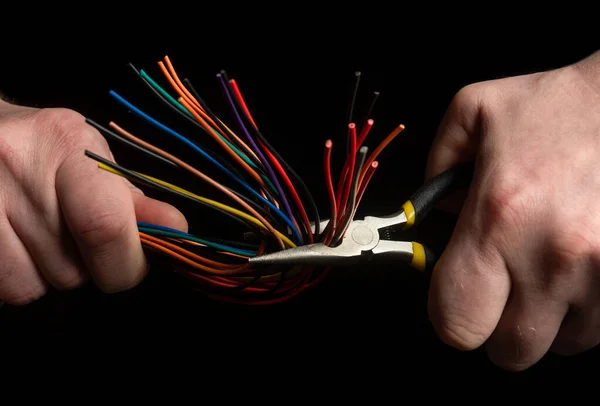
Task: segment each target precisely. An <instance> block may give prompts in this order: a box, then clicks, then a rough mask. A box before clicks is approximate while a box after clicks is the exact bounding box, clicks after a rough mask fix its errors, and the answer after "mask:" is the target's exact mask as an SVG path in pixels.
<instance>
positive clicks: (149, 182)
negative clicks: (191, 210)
mask: <svg viewBox="0 0 600 406" xmlns="http://www.w3.org/2000/svg"><path fill="white" fill-rule="evenodd" d="M85 155H86V156H88V157H90V158H92V159H93V160H95V161H98V162H101V163H103V164H105V165H106V166H108V167H110V168H112V169H116V170H118V171H119V172H121V173H123V174H126V175H127V176H129V177H131V178H133V179H135V180H137V181H138V182H140V183H143V184H145V185H146V186H149V187H153V188H155V189H158V190H161V191H163V192H167V193H171V194H174V195H177V196H180V197H183V198H185V199H188V200H191V201H193V202H195V203H198V204H200V205H202V206H204V207H208V208H211V209H213V210H216V211H218V212H219V213H221V214H223V215H225V216H227V217H229V218H230V219H232V220H234V221H236V222H238V223H241V224H242V225H243V226H244V227H247V228H251V229H254V227H253V226H251V225H250V224H249V223H247V222H246V221H244V220H242V219H240V218H238V217H236V216H234V215H232V214H230V213H227V212H226V211H224V210H221V209H220V208H218V207H214V206H211V205H210V204H207V203H205V202H203V201H201V200H198V199H196V198H195V197H192V196H188V195H186V194H185V193H181V192H178V191H176V190H173V189H169V188H168V187H166V186H163V185H161V184H160V183H157V182H154V181H153V180H150V179H146V178H144V177H143V176H140V175H138V174H137V173H135V172H133V171H130V170H129V169H125V168H123V167H122V166H120V165H117V164H115V163H113V162H110V161H108V160H106V159H104V158H102V157H101V156H98V155H96V154H94V153H93V152H90V151H88V150H86V151H85Z"/></svg>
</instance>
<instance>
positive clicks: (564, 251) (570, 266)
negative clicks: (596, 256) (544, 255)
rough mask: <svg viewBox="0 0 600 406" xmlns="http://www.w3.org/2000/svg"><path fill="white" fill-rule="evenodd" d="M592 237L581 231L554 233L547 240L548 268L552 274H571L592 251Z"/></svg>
mask: <svg viewBox="0 0 600 406" xmlns="http://www.w3.org/2000/svg"><path fill="white" fill-rule="evenodd" d="M591 238H592V236H590V235H588V233H586V231H584V230H583V229H577V230H568V231H562V232H558V233H554V234H553V235H551V236H550V237H549V238H548V239H549V241H548V248H549V252H550V256H549V261H551V263H550V264H549V267H550V268H551V269H552V271H553V274H557V273H558V274H567V275H568V274H571V273H572V272H574V271H576V270H577V269H578V268H579V266H580V265H581V264H582V262H583V261H586V260H587V259H588V258H589V257H590V256H591V255H592V254H593V250H594V245H593V242H592V239H591Z"/></svg>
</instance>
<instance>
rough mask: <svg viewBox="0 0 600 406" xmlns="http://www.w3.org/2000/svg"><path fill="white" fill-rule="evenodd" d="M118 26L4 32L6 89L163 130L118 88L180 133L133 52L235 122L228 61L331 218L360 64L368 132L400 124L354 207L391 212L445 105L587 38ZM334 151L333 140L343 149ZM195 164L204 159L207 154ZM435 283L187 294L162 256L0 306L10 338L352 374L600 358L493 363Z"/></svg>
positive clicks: (150, 133) (197, 216)
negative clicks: (285, 298)
mask: <svg viewBox="0 0 600 406" xmlns="http://www.w3.org/2000/svg"><path fill="white" fill-rule="evenodd" d="M113 28H114V27H110V29H109V28H108V27H107V26H103V29H102V34H101V35H93V34H89V36H90V37H92V38H93V39H92V38H87V37H86V35H88V34H84V32H87V33H89V32H91V31H94V30H95V29H97V28H96V26H91V24H90V26H89V27H79V26H78V27H73V28H72V29H69V28H65V27H62V30H61V31H60V33H59V32H58V31H54V30H48V31H47V32H45V33H44V34H43V35H38V36H37V37H36V39H35V40H32V41H27V43H25V42H23V43H15V44H12V46H10V44H9V50H8V51H6V50H5V52H4V54H3V55H2V56H1V57H0V58H1V61H2V64H1V66H0V72H1V74H0V89H1V91H2V92H4V93H5V94H6V95H7V96H9V97H11V98H14V100H15V102H18V103H24V104H28V105H36V106H39V107H44V106H61V107H69V108H73V109H75V110H77V111H79V112H81V113H82V114H84V115H86V116H88V117H91V118H93V119H95V120H96V121H99V122H100V123H103V124H107V123H108V121H109V120H111V119H114V120H115V121H116V122H117V123H120V124H123V125H124V126H126V128H127V127H128V128H130V129H131V130H132V132H134V133H136V134H139V135H140V136H143V137H146V138H147V139H152V140H154V141H156V142H161V141H160V138H159V136H160V133H158V132H157V131H155V130H154V129H152V128H150V127H148V126H146V125H145V124H140V120H138V119H136V118H135V117H133V116H132V115H127V113H126V112H125V111H124V109H123V108H122V107H121V106H119V105H118V104H117V103H116V102H115V101H113V100H112V99H111V98H110V97H109V96H108V91H109V90H110V89H114V90H116V91H117V92H119V93H120V94H121V95H123V96H125V97H126V98H128V99H130V100H131V101H133V102H134V103H135V104H136V105H137V106H138V107H140V108H142V109H146V110H148V111H150V112H156V116H157V117H161V118H162V117H164V119H165V120H167V121H168V122H177V123H179V124H178V127H177V128H179V129H181V131H182V132H184V133H186V134H191V128H190V127H186V126H185V125H183V124H182V123H181V122H180V121H177V120H172V116H171V113H169V112H167V111H166V110H164V109H161V108H160V107H157V104H156V101H155V99H154V98H153V97H152V95H151V94H150V93H149V92H148V91H147V90H146V89H145V88H144V87H143V86H142V85H141V83H140V82H139V81H138V80H137V79H136V78H135V77H134V76H133V75H132V72H131V71H130V70H129V68H128V67H127V63H129V62H132V63H133V64H134V65H135V66H136V67H137V68H143V69H145V70H146V71H147V72H149V73H150V74H151V76H153V77H154V78H160V79H161V80H162V78H161V74H160V72H159V70H158V65H157V62H158V61H159V60H160V59H162V58H163V57H164V56H165V55H169V57H170V58H171V60H172V61H173V63H174V64H175V67H176V69H177V70H178V72H179V73H180V74H181V75H185V76H187V77H189V78H190V79H191V80H192V81H193V83H194V84H195V85H196V87H197V88H198V89H199V90H200V92H201V94H202V95H203V96H204V97H205V99H206V100H207V101H209V103H210V104H211V105H213V106H214V108H215V109H216V110H217V111H220V112H223V114H222V115H223V117H226V119H227V120H228V122H233V121H232V120H231V116H230V115H229V114H228V113H229V112H228V111H227V105H226V104H225V103H224V100H223V99H222V98H221V93H220V89H219V87H218V82H217V80H216V77H215V74H216V73H217V72H218V71H219V70H220V69H226V70H227V72H228V73H229V75H230V76H231V77H234V78H236V80H237V81H238V83H239V85H240V86H241V88H242V91H243V92H244V94H245V97H246V99H247V102H248V103H249V105H250V108H251V110H252V112H253V114H254V116H255V119H257V121H258V122H259V123H260V125H261V127H262V128H263V132H264V134H265V135H266V136H267V137H268V138H269V140H270V141H271V143H272V144H273V146H274V147H276V148H277V149H278V151H279V152H280V153H281V154H282V155H283V156H284V157H285V158H286V159H287V160H288V162H289V163H290V164H292V165H293V166H294V167H295V168H296V170H297V171H298V172H299V173H300V174H301V175H302V176H303V178H304V179H305V181H306V183H307V184H308V185H310V187H311V189H312V190H313V192H314V193H315V196H316V198H317V201H318V204H319V207H320V209H321V213H323V214H324V215H327V214H326V213H327V204H326V203H327V200H326V195H325V189H324V183H323V175H322V152H323V143H324V141H325V139H327V138H332V139H333V140H334V143H337V144H335V145H336V146H338V145H340V144H341V140H343V137H344V134H345V133H344V120H345V114H346V109H347V103H348V100H349V97H350V92H351V90H352V80H353V72H354V71H355V70H360V71H362V79H361V90H360V94H359V99H358V100H359V104H358V107H357V108H359V109H364V107H365V105H366V103H367V100H368V97H369V94H370V92H371V91H373V90H378V91H380V92H381V96H380V99H379V102H378V104H377V108H376V111H375V114H374V117H375V119H376V127H375V130H374V132H373V133H372V135H371V136H370V137H372V138H370V139H371V140H372V142H371V144H370V145H374V142H375V140H377V139H382V138H383V137H384V136H385V135H386V134H387V133H388V132H389V131H390V130H391V129H392V128H393V127H394V126H396V125H397V124H399V123H404V124H405V125H406V127H407V129H406V131H405V132H404V133H403V134H402V135H401V136H400V137H399V138H397V139H396V140H395V141H394V142H393V144H391V145H390V147H389V148H388V149H387V150H386V152H385V153H384V154H383V156H382V157H381V159H380V162H381V166H380V168H379V170H378V173H377V175H376V177H375V179H374V180H373V182H372V184H371V186H370V189H369V191H368V194H367V196H366V197H365V199H364V201H363V203H362V206H361V211H360V213H359V214H364V213H366V212H370V213H374V214H387V213H389V212H391V211H394V210H397V209H398V208H399V207H398V205H399V204H400V203H401V202H402V201H403V200H404V199H405V198H406V197H407V196H408V194H410V193H411V191H413V190H414V189H415V188H417V187H418V186H419V185H420V183H421V182H422V180H423V169H424V166H425V162H426V156H427V152H428V148H429V144H430V142H431V140H432V137H433V136H434V133H435V130H436V128H437V125H438V123H439V121H440V118H441V116H442V115H443V113H444V111H445V108H446V107H447V105H448V103H449V102H450V100H451V98H452V96H453V95H454V94H455V92H456V91H458V90H459V89H460V88H461V87H462V86H464V85H466V84H468V83H471V82H474V81H479V80H485V79H493V78H497V77H502V76H506V75H514V74H521V73H527V72H532V71H536V70H542V69H551V68H555V67H559V66H562V65H564V64H567V63H572V62H575V61H577V60H578V59H580V58H583V57H585V56H586V55H587V54H589V53H590V52H592V51H593V50H594V49H593V48H591V47H588V48H586V47H585V46H578V47H573V46H572V44H571V45H570V46H568V47H566V46H565V47H560V46H556V44H550V43H548V44H545V43H543V42H542V41H540V39H539V38H536V39H535V40H532V41H530V42H527V41H523V42H520V43H519V44H520V46H519V47H515V44H514V43H507V42H506V43H500V42H494V43H490V42H480V43H478V42H477V38H476V35H466V36H459V35H458V34H457V35H456V36H453V35H452V34H451V33H449V32H444V33H443V35H440V34H439V33H438V34H437V35H436V36H435V38H434V39H433V40H427V39H424V38H426V37H422V38H419V39H418V40H414V41H413V40H411V39H410V38H411V37H410V36H408V37H407V36H406V35H405V36H402V35H400V34H398V33H397V35H392V36H385V37H383V36H382V37H381V38H378V40H377V42H368V41H367V40H366V38H362V39H361V38H358V39H356V38H353V37H352V38H350V37H349V36H345V37H341V38H337V37H335V36H331V37H329V36H327V35H326V34H323V33H319V34H317V33H314V34H313V33H312V31H311V30H310V29H309V28H310V27H305V30H304V31H295V32H291V33H286V34H283V33H282V32H280V31H275V30H273V31H272V32H270V31H269V30H268V29H266V28H265V29H264V30H263V31H261V34H260V35H259V34H257V33H255V32H253V33H251V34H252V35H251V34H250V33H248V32H246V33H245V34H239V33H237V34H235V35H233V34H231V35H232V38H235V39H234V40H231V38H229V37H228V35H229V34H223V32H220V33H219V32H215V33H207V32H206V30H204V31H202V32H200V33H198V34H197V35H196V36H195V37H186V36H185V35H183V34H182V35H181V36H179V35H178V34H177V32H171V34H169V35H167V34H162V33H161V32H160V28H158V26H157V27H149V28H148V27H147V28H145V30H143V31H140V32H136V33H135V35H133V33H132V32H128V33H127V34H123V33H114V32H112V33H111V31H112V29H113ZM263 28H264V27H263ZM205 29H206V27H205ZM63 31H64V32H63ZM67 31H69V32H67ZM405 34H406V33H405ZM250 37H251V39H250ZM363 41H364V42H363ZM482 41H483V40H482ZM374 44H376V45H374ZM545 45H552V46H551V47H550V46H545ZM157 140H158V141H157ZM111 145H112V146H113V147H114V152H115V155H116V158H117V160H118V161H119V162H120V163H122V164H125V165H127V166H128V167H130V168H133V169H138V170H145V171H147V172H151V173H156V172H152V171H157V170H159V168H157V167H156V166H154V165H153V164H152V163H151V162H149V161H147V160H145V159H143V158H140V157H139V156H138V155H136V154H135V153H131V152H130V151H128V150H126V149H123V148H122V147H121V146H120V145H118V144H114V143H113V144H111ZM162 145H164V144H162ZM207 145H211V146H212V144H210V143H209V144H207ZM170 147H171V148H173V150H174V151H177V150H178V147H179V145H177V143H176V142H172V143H171V146H170ZM340 150H341V148H339V147H338V148H334V151H335V153H337V154H338V157H339V153H340ZM181 153H182V154H183V152H181ZM184 156H188V155H184ZM189 156H190V157H191V155H189ZM196 162H197V163H198V165H200V166H201V167H202V165H203V163H202V162H200V161H196ZM195 187H196V189H195V190H198V191H201V192H204V191H205V190H206V189H207V188H206V187H205V186H204V185H202V184H198V185H196V186H195ZM207 193H209V192H207ZM156 196H158V197H161V198H164V196H162V195H156ZM173 203H175V204H176V205H177V206H178V207H180V208H181V209H182V210H183V211H184V213H185V214H186V215H187V216H188V218H189V220H190V223H191V225H192V230H199V231H198V232H204V231H206V232H212V233H220V232H222V230H219V229H218V224H213V223H214V222H211V218H212V217H210V216H209V217H207V215H206V213H205V212H203V211H199V210H197V209H195V208H193V207H192V206H189V205H188V204H187V203H185V202H181V201H179V200H175V201H173ZM453 220H454V219H453V218H452V217H451V216H448V215H444V214H441V213H434V214H432V215H431V217H430V218H429V219H428V220H427V221H426V222H425V223H424V224H423V225H422V227H421V228H420V230H419V232H418V234H417V238H420V239H422V240H424V241H426V242H428V243H429V244H431V245H433V246H434V247H435V248H438V249H440V248H442V247H443V244H444V242H445V241H446V240H447V238H448V236H449V235H450V233H451V231H452V226H453ZM426 296H427V283H426V280H424V279H423V278H422V277H421V276H420V275H417V274H416V273H415V272H414V271H412V270H411V269H409V268H406V267H404V266H401V265H398V266H393V267H386V268H381V269H380V268H370V269H352V270H351V269H348V270H346V269H340V270H338V271H337V272H335V274H334V275H332V276H331V277H330V278H328V279H327V280H326V281H325V282H324V283H323V284H322V285H321V286H320V287H319V288H317V289H315V290H314V291H312V292H308V293H306V294H304V295H302V296H301V297H299V298H297V299H295V300H292V301H291V302H288V303H285V304H283V305H278V306H273V307H266V308H240V307H235V306H228V305H223V304H219V303H214V302H212V301H209V300H206V299H205V298H203V297H201V296H198V295H196V294H192V293H190V292H188V291H187V290H186V289H185V288H183V287H181V286H180V285H179V284H178V283H177V281H175V280H173V279H172V278H171V277H170V276H169V274H167V273H166V272H164V271H162V270H160V269H154V270H153V271H152V273H151V274H150V275H149V277H148V278H147V280H146V281H145V282H144V283H143V284H142V285H141V286H139V287H138V288H136V289H134V290H133V291H131V292H127V293H124V294H120V295H113V296H105V295H103V294H100V293H99V292H97V291H96V290H95V289H94V288H93V287H86V288H83V289H81V290H78V291H75V292H70V293H67V294H51V295H49V296H48V297H46V298H43V299H41V300H40V301H38V302H36V303H34V304H32V305H30V306H27V307H24V308H10V307H6V308H4V309H3V310H2V311H0V334H1V336H2V337H3V338H4V339H6V340H8V339H17V340H24V339H27V338H31V337H35V338H36V340H38V341H40V342H41V341H42V340H44V339H51V338H59V339H60V341H61V342H63V343H64V342H68V343H90V342H93V343H96V342H101V343H104V344H106V343H112V342H115V343H128V344H127V345H132V343H135V345H136V346H138V347H139V348H141V346H142V345H146V344H147V345H150V346H152V348H153V349H154V350H156V349H161V348H162V349H165V348H166V352H167V353H168V352H169V351H172V350H173V347H172V344H171V343H173V342H176V343H180V344H181V345H182V347H181V348H184V349H186V348H188V347H187V346H189V351H190V353H191V354H190V355H189V356H191V355H192V354H198V353H199V354H202V356H203V357H207V358H209V357H212V356H213V355H215V354H217V353H220V354H223V353H226V354H232V355H235V356H236V357H239V359H242V360H243V359H245V357H247V356H249V355H251V354H253V353H257V354H261V355H260V357H259V358H261V359H262V360H263V361H264V362H267V363H268V362H280V361H282V360H284V361H285V362H286V363H287V362H288V361H289V360H294V359H296V360H298V359H307V358H305V355H300V354H312V355H311V357H310V358H308V359H310V360H311V362H313V365H319V364H320V365H322V367H320V368H329V367H334V368H336V367H338V366H341V365H344V368H350V369H349V370H350V371H354V369H352V368H351V367H355V368H356V371H357V372H356V373H359V372H365V371H370V370H373V368H375V370H377V371H382V370H393V371H395V373H400V372H402V373H404V372H408V371H412V370H415V369H416V368H418V369H420V368H422V367H423V368H426V369H427V370H428V373H429V374H431V373H433V371H437V372H440V373H441V374H443V375H446V376H447V377H452V376H454V377H456V371H458V370H461V371H468V372H462V373H461V374H464V373H468V374H475V375H476V376H479V377H486V378H488V377H490V378H492V377H493V378H504V379H506V381H507V382H520V381H522V380H527V379H531V378H536V377H545V376H549V375H548V374H545V373H546V372H550V373H551V374H552V375H554V376H557V375H559V376H567V375H569V374H572V373H573V372H574V371H576V370H577V369H579V368H582V366H583V367H585V366H587V365H592V364H593V363H594V362H596V361H595V359H596V358H597V357H596V356H595V355H594V353H593V352H592V353H588V354H584V355H583V356H580V357H574V358H568V359H561V358H557V357H552V356H549V357H547V358H546V359H544V360H543V361H542V362H541V363H540V364H539V365H537V366H536V367H534V368H532V369H531V370H529V371H527V372H526V373H523V374H517V375H514V374H505V373H503V372H502V371H500V370H498V369H497V368H495V367H493V366H492V365H491V364H489V362H488V360H487V358H486V356H485V353H483V352H480V351H475V352H472V353H460V352H457V351H454V350H452V349H450V348H448V347H446V346H445V345H443V344H441V343H440V342H439V341H438V339H437V337H436V336H435V334H434V333H433V332H432V330H431V328H430V326H429V323H428V320H427V314H426ZM165 343H170V344H165ZM232 343H234V344H235V346H233V345H232ZM203 348H204V349H205V348H210V350H209V351H208V352H206V350H201V349H203ZM74 351H75V350H74ZM77 351H79V350H77ZM262 357H264V358H262ZM315 363H319V364H315ZM245 368H249V366H246V367H245ZM461 376H462V377H464V376H465V375H461Z"/></svg>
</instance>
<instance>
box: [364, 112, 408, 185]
mask: <svg viewBox="0 0 600 406" xmlns="http://www.w3.org/2000/svg"><path fill="white" fill-rule="evenodd" d="M404 128H405V127H404V124H400V125H399V126H398V127H396V128H395V129H394V131H392V132H391V133H390V134H389V135H388V136H387V137H385V139H384V140H383V141H381V144H379V146H377V148H376V149H375V151H373V153H372V154H371V155H370V156H369V158H368V159H367V161H366V162H365V165H364V166H363V169H362V171H361V173H360V181H359V184H358V187H359V188H360V187H361V185H362V184H363V182H364V179H365V174H366V173H367V171H368V170H369V168H370V167H371V164H372V163H373V161H375V159H377V156H378V155H379V154H380V153H381V151H383V149H384V148H385V147H386V146H387V145H388V144H389V143H390V142H392V140H393V139H394V138H396V136H397V135H398V134H400V133H401V132H402V131H403V130H404Z"/></svg>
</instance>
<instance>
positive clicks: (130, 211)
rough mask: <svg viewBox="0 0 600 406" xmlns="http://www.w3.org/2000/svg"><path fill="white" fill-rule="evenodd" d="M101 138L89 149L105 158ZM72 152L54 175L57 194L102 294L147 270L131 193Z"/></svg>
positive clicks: (107, 154)
mask: <svg viewBox="0 0 600 406" xmlns="http://www.w3.org/2000/svg"><path fill="white" fill-rule="evenodd" d="M103 141H104V140H103V139H102V138H96V139H94V141H92V142H91V144H92V145H91V146H89V147H87V148H88V149H90V150H92V151H94V152H95V153H96V154H98V155H100V156H103V157H104V158H106V159H110V156H111V154H110V151H109V148H108V146H107V145H106V143H105V142H103ZM85 149H86V148H81V149H80V150H76V151H74V152H73V153H72V154H71V155H69V156H68V157H67V158H66V159H65V160H64V161H63V163H62V165H61V166H60V167H59V169H58V171H57V173H56V192H57V195H58V200H59V202H60V205H61V208H62V211H63V213H64V217H65V220H66V223H67V225H68V227H69V229H70V231H71V233H72V235H73V238H74V240H75V242H76V243H77V246H78V248H79V251H80V253H81V256H82V259H83V261H84V263H85V264H86V266H87V268H88V270H89V272H90V275H91V277H92V278H93V279H94V281H95V282H96V284H97V285H98V287H99V288H100V289H102V290H103V291H105V292H118V291H122V290H127V289H129V288H132V287H134V286H135V285H137V284H138V283H139V282H140V281H141V280H142V279H143V278H144V277H145V275H146V273H147V268H148V266H147V262H146V258H145V255H144V252H143V250H142V245H141V243H140V240H139V234H138V229H137V223H136V215H135V209H134V203H133V196H132V192H131V189H130V187H129V186H128V185H127V183H126V182H125V181H124V180H123V179H121V178H119V177H117V176H115V175H113V174H111V173H108V172H105V171H103V170H101V169H99V168H98V164H97V163H96V162H95V161H93V160H91V159H90V158H88V157H86V156H85V155H84V150H85Z"/></svg>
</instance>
